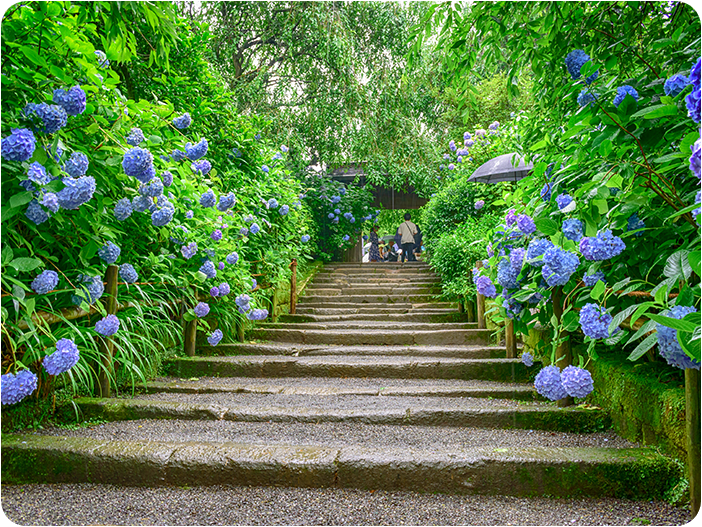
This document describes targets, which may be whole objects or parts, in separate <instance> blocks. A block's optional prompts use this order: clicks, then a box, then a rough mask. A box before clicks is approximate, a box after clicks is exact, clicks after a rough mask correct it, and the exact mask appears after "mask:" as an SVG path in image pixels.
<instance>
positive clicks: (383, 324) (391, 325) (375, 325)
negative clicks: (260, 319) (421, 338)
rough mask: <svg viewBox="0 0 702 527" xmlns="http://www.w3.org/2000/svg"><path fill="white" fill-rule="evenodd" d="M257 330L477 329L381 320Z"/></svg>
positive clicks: (269, 325)
mask: <svg viewBox="0 0 702 527" xmlns="http://www.w3.org/2000/svg"><path fill="white" fill-rule="evenodd" d="M256 327H257V328H258V329H314V330H333V331H336V330H339V329H363V330H369V329H372V330H379V331H380V330H382V331H392V332H395V331H400V332H402V331H407V330H408V329H411V330H412V331H439V330H445V329H478V323H477V322H444V323H421V322H413V323H411V324H410V323H407V322H403V321H399V322H388V321H381V320H361V321H338V322H297V323H285V322H264V323H263V324H259V325H258V326H256Z"/></svg>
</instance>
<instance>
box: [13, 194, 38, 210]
mask: <svg viewBox="0 0 702 527" xmlns="http://www.w3.org/2000/svg"><path fill="white" fill-rule="evenodd" d="M32 199H34V196H33V195H32V193H31V192H19V193H17V194H15V195H14V196H12V197H11V198H10V207H21V206H22V205H26V204H27V203H29V202H30V201H32Z"/></svg>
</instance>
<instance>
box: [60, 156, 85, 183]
mask: <svg viewBox="0 0 702 527" xmlns="http://www.w3.org/2000/svg"><path fill="white" fill-rule="evenodd" d="M89 164H90V163H89V162H88V156H86V155H85V154H84V153H83V152H73V153H72V154H71V157H69V158H68V161H66V164H65V165H63V167H62V168H63V171H64V172H66V173H67V174H68V175H69V176H71V177H74V178H77V177H80V176H83V175H85V173H86V172H87V171H88V166H89Z"/></svg>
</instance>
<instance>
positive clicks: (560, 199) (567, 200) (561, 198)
mask: <svg viewBox="0 0 702 527" xmlns="http://www.w3.org/2000/svg"><path fill="white" fill-rule="evenodd" d="M572 202H573V198H572V197H571V196H570V195H569V194H565V193H563V194H559V195H558V196H556V205H558V208H559V209H561V210H563V209H565V208H566V207H567V206H568V205H570V204H571V203H572Z"/></svg>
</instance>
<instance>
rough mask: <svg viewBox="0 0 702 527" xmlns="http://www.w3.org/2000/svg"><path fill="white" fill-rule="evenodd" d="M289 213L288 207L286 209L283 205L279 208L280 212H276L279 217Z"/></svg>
mask: <svg viewBox="0 0 702 527" xmlns="http://www.w3.org/2000/svg"><path fill="white" fill-rule="evenodd" d="M289 211H290V207H288V206H287V205H283V206H282V207H280V210H279V211H278V213H279V214H280V215H281V216H285V215H287V214H288V212H289Z"/></svg>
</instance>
